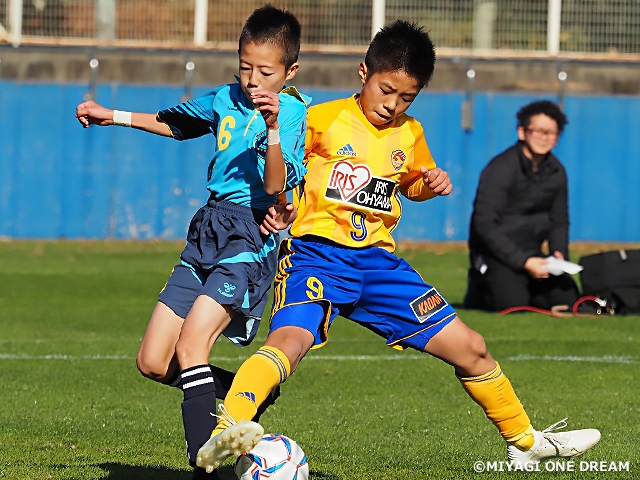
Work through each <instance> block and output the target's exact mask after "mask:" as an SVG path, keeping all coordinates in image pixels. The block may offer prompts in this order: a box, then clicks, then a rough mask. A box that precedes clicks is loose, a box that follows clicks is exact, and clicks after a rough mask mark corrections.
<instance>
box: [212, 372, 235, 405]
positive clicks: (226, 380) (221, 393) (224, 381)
mask: <svg viewBox="0 0 640 480" xmlns="http://www.w3.org/2000/svg"><path fill="white" fill-rule="evenodd" d="M209 367H211V373H212V374H213V381H214V383H215V385H216V397H218V398H219V399H220V400H224V397H226V396H227V392H228V391H229V389H230V388H231V383H232V382H233V379H234V378H235V376H236V374H235V373H233V372H230V371H229V370H224V369H222V368H220V367H216V366H215V365H211V364H209Z"/></svg>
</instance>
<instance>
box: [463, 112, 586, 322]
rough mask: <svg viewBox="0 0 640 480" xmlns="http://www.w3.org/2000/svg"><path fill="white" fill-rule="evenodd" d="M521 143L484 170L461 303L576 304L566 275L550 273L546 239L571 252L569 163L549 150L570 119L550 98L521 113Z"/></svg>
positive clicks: (558, 250)
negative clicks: (567, 173) (566, 168)
mask: <svg viewBox="0 0 640 480" xmlns="http://www.w3.org/2000/svg"><path fill="white" fill-rule="evenodd" d="M517 119H518V142H517V143H516V144H515V145H513V146H512V147H510V148H508V149H507V150H506V151H504V152H502V153H501V154H500V155H498V156H496V157H495V158H493V159H492V160H491V161H490V162H489V164H488V165H487V166H486V167H485V168H484V170H483V171H482V173H481V174H480V182H479V184H478V190H477V193H476V198H475V201H474V204H473V214H472V217H471V228H470V234H469V256H470V261H471V267H470V268H469V274H468V286H467V293H466V295H465V299H464V308H474V309H482V310H489V311H499V310H503V309H506V308H510V307H516V306H533V307H538V308H544V309H550V308H551V307H552V306H554V305H568V306H569V307H571V306H572V305H573V304H574V303H575V301H576V300H577V299H578V297H579V291H578V288H577V286H576V284H575V282H574V281H573V279H572V278H571V277H570V276H569V275H566V274H565V275H560V276H554V275H550V274H549V271H548V269H547V261H546V260H545V257H546V256H547V255H545V254H543V253H542V244H543V243H544V242H547V243H548V247H549V252H550V254H551V255H553V256H555V257H556V258H559V259H568V256H569V252H568V248H569V245H568V243H569V240H568V238H569V207H568V200H567V176H566V172H565V169H564V167H563V166H562V164H561V163H560V162H559V161H558V159H557V158H556V157H555V156H554V155H553V154H552V153H551V149H552V148H553V147H555V146H556V144H557V143H558V137H559V136H560V134H561V133H562V131H563V129H564V127H565V125H566V124H567V123H568V122H567V118H566V116H565V115H564V113H563V112H562V110H560V108H559V107H558V106H557V105H556V104H555V103H553V102H550V101H547V100H542V101H535V102H533V103H530V104H528V105H525V106H524V107H522V108H521V109H520V110H519V111H518V114H517Z"/></svg>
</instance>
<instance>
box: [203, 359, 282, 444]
mask: <svg viewBox="0 0 640 480" xmlns="http://www.w3.org/2000/svg"><path fill="white" fill-rule="evenodd" d="M290 373H291V366H290V365H289V359H288V358H287V357H286V355H285V354H284V353H282V352H281V351H280V350H278V349H277V348H274V347H261V348H260V349H259V350H258V351H257V352H256V353H254V354H253V355H252V356H250V357H249V358H248V359H247V360H245V362H244V363H243V364H242V365H241V366H240V368H239V369H238V372H237V373H236V376H235V378H234V379H233V383H232V384H231V388H230V389H229V392H228V393H227V396H226V397H225V399H224V407H225V409H226V411H227V412H228V413H229V415H230V416H231V418H233V419H234V420H235V421H236V422H248V421H250V420H251V419H252V418H253V417H254V416H255V414H256V412H257V411H258V406H259V405H260V404H261V403H262V402H264V401H265V399H266V398H267V396H268V395H269V393H271V390H273V389H274V388H275V387H277V386H278V385H279V384H281V383H282V382H284V381H285V380H286V379H287V377H288V376H289V374H290ZM228 426H229V423H228V422H226V421H225V420H223V419H220V420H218V424H217V425H216V428H215V429H214V430H213V432H212V433H211V436H214V435H217V434H218V433H220V432H221V431H222V430H224V429H225V428H227V427H228Z"/></svg>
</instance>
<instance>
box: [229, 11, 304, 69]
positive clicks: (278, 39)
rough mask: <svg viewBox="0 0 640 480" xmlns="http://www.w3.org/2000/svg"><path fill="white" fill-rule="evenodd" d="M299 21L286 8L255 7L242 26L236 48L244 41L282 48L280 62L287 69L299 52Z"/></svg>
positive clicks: (296, 58) (295, 60) (295, 59)
mask: <svg viewBox="0 0 640 480" xmlns="http://www.w3.org/2000/svg"><path fill="white" fill-rule="evenodd" d="M300 32H301V28H300V22H298V19H297V18H296V17H295V15H294V14H293V13H291V12H289V11H288V10H280V9H279V8H276V7H274V6H273V5H269V4H267V5H265V6H263V7H260V8H257V9H255V10H254V11H253V13H252V14H251V15H250V16H249V18H247V21H246V22H245V24H244V27H242V33H241V34H240V40H239V42H238V48H241V47H242V44H243V43H245V42H254V43H256V44H259V45H262V44H265V43H267V44H271V45H274V46H277V47H280V48H281V49H282V63H283V64H284V66H285V68H286V69H288V68H289V67H290V66H291V65H293V64H294V63H296V62H297V61H298V55H299V53H300V35H301V33H300Z"/></svg>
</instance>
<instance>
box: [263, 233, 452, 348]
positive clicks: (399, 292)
mask: <svg viewBox="0 0 640 480" xmlns="http://www.w3.org/2000/svg"><path fill="white" fill-rule="evenodd" d="M273 293H274V303H273V310H272V312H271V331H273V330H276V329H278V328H280V327H284V326H297V327H301V328H304V329H306V330H309V331H310V332H311V333H313V335H314V336H315V343H314V345H315V346H322V345H323V344H324V343H326V341H327V339H328V332H329V327H330V326H331V322H332V321H333V319H334V318H335V317H336V316H337V315H341V316H343V317H345V318H348V319H349V320H352V321H354V322H356V323H359V324H361V325H362V326H364V327H366V328H368V329H369V330H371V331H373V332H375V333H377V334H378V335H380V336H381V337H384V338H385V339H386V341H387V345H389V346H391V347H395V348H399V349H404V348H415V349H416V350H420V351H423V350H424V348H425V346H426V345H427V342H428V341H429V340H430V339H431V338H432V337H433V336H434V335H435V334H436V333H438V332H439V331H440V330H442V328H444V326H445V325H447V324H448V323H449V322H451V320H453V319H454V318H455V316H456V312H455V310H454V309H453V307H452V306H451V305H449V303H448V302H447V301H446V300H445V299H444V297H443V296H442V295H440V293H439V292H438V291H437V290H436V289H435V288H434V287H432V286H431V285H428V284H426V283H425V282H424V280H423V279H422V277H421V276H420V274H418V272H416V271H415V270H414V269H413V268H412V267H411V266H410V265H409V264H408V263H407V262H406V261H405V260H403V259H402V258H398V257H397V256H396V255H394V254H393V253H390V252H388V251H386V250H384V249H382V248H378V247H366V248H360V249H356V248H348V247H344V246H340V245H337V244H335V243H333V242H331V241H329V240H324V239H320V238H318V237H307V236H305V237H303V238H302V239H298V238H293V239H291V238H290V239H287V240H285V241H283V242H282V243H281V247H280V259H279V263H278V272H277V274H276V279H275V284H274V292H273ZM317 303H320V304H321V305H322V306H323V307H324V312H322V311H320V310H319V309H318V308H317Z"/></svg>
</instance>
